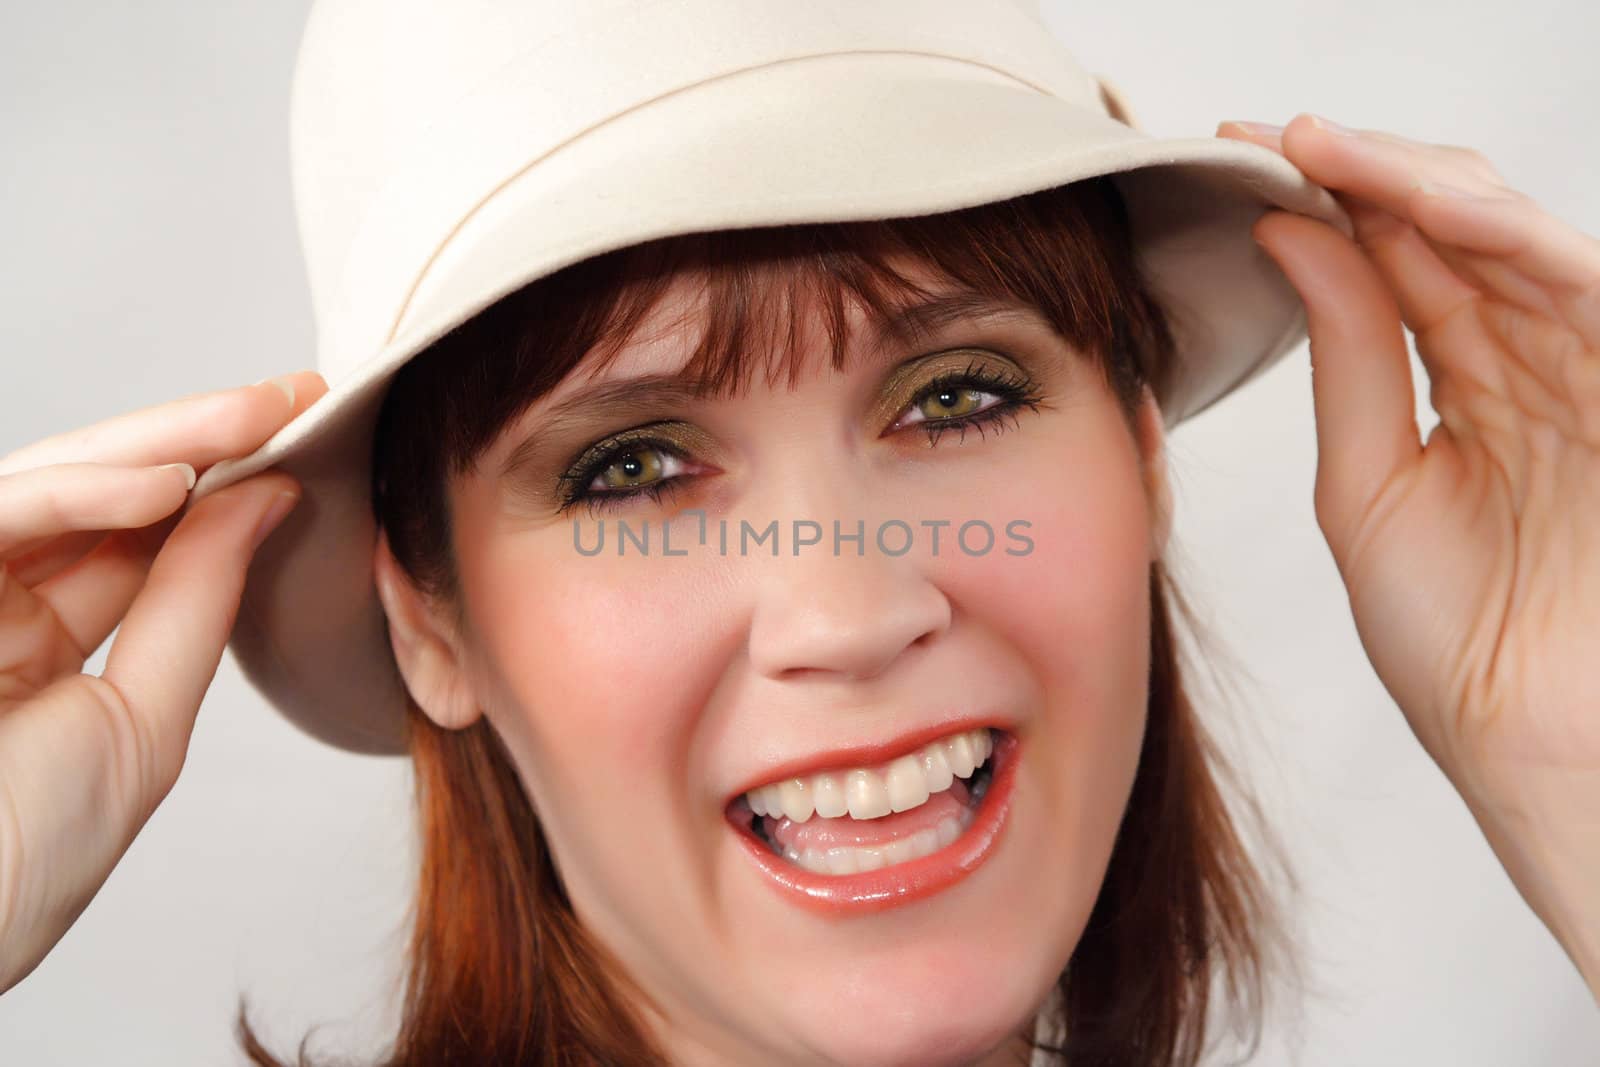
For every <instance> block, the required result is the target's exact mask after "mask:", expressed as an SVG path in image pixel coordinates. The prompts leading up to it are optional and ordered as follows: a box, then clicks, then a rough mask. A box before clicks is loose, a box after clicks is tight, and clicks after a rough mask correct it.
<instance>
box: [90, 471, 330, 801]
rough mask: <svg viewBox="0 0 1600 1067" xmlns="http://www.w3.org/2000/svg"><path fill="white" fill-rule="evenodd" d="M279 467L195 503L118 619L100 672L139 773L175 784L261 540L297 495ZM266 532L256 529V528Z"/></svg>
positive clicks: (158, 780) (296, 486)
mask: <svg viewBox="0 0 1600 1067" xmlns="http://www.w3.org/2000/svg"><path fill="white" fill-rule="evenodd" d="M299 493H300V489H299V486H298V485H296V483H295V482H294V480H293V479H291V478H289V477H288V476H287V475H285V474H283V473H282V472H279V471H270V472H268V473H266V474H261V475H257V476H256V477H253V478H248V479H246V480H244V481H242V482H239V483H237V484H236V485H232V486H229V487H227V488H226V489H221V490H218V491H217V492H216V493H213V494H212V495H211V496H209V497H207V498H206V499H204V500H201V501H198V502H197V503H196V504H195V505H194V506H193V507H192V508H191V509H190V510H189V512H188V513H187V514H185V515H184V517H183V520H182V521H181V522H179V523H178V525H177V528H176V529H174V530H173V531H172V535H171V536H170V537H169V538H167V542H166V544H165V545H163V546H162V548H161V551H160V553H159V554H158V555H157V556H156V558H155V562H154V563H152V564H151V566H150V574H149V577H148V578H146V580H145V584H144V588H143V589H142V590H141V591H140V593H139V595H138V596H137V597H136V598H135V599H134V602H133V605H132V607H130V608H129V609H128V613H127V616H126V617H125V618H124V619H123V620H122V626H121V629H120V630H119V631H118V634H117V637H116V640H115V641H113V642H112V643H111V650H110V652H109V654H108V656H107V659H106V669H105V671H104V673H103V674H102V675H101V677H102V678H103V679H104V680H105V681H106V682H107V683H108V684H109V685H110V687H111V688H112V689H113V690H114V691H115V692H116V693H117V694H119V695H120V698H121V701H122V703H123V705H124V706H125V708H126V715H127V716H128V718H129V720H130V723H131V726H132V729H133V730H134V731H135V733H136V736H137V737H138V739H139V743H140V745H141V754H140V760H141V762H140V767H141V771H142V773H148V774H152V775H154V780H155V781H157V782H160V783H166V782H170V781H172V780H174V779H175V778H176V776H177V773H178V769H179V767H181V765H182V763H183V757H184V753H185V751H186V750H187V748H188V741H189V735H190V733H191V732H192V730H193V726H194V719H195V715H196V713H197V712H198V711H199V708H200V702H201V700H202V698H203V697H204V696H205V692H206V689H207V688H208V687H209V686H210V684H211V680H212V678H213V677H214V676H215V675H216V671H217V664H218V663H219V662H220V661H221V659H222V650H223V649H224V648H225V647H226V645H227V641H228V636H229V634H230V633H231V632H232V630H233V623H234V619H235V617H236V615H237V613H238V610H239V598H240V595H241V593H242V591H243V587H244V577H245V570H246V568H247V567H248V566H249V563H250V559H251V557H252V556H253V555H254V552H255V548H256V545H257V543H258V534H259V536H265V533H266V532H267V531H268V530H270V527H271V526H272V525H276V523H277V522H278V521H281V519H282V518H283V515H284V514H286V513H287V510H288V509H289V508H291V507H293V505H294V503H295V502H296V501H297V500H298V499H299ZM264 524H266V528H265V529H263V525H264Z"/></svg>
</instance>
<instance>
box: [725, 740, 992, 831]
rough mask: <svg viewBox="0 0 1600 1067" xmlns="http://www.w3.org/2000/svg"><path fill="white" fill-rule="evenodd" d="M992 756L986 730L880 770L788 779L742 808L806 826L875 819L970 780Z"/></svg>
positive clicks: (753, 795) (757, 792)
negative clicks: (845, 818) (816, 818)
mask: <svg viewBox="0 0 1600 1067" xmlns="http://www.w3.org/2000/svg"><path fill="white" fill-rule="evenodd" d="M993 751H994V738H993V737H992V736H991V735H990V733H989V731H988V729H986V728H980V729H977V730H967V731H965V732H963V733H959V734H953V735H951V736H950V737H944V738H940V739H939V740H937V741H931V742H929V743H928V744H926V745H923V746H922V747H921V748H919V749H918V750H917V751H915V752H912V753H909V754H907V755H904V756H901V757H900V758H899V759H897V760H893V761H891V762H890V763H888V764H886V765H884V766H882V767H854V768H851V769H850V770H845V771H832V772H829V773H827V774H813V775H809V776H807V777H804V778H790V779H787V780H785V781H782V782H773V783H772V784H771V785H764V786H761V787H759V788H756V789H752V790H750V791H749V792H748V793H746V794H745V795H744V799H745V803H747V804H749V805H750V810H751V811H753V812H755V813H756V814H757V815H771V816H774V817H777V816H788V817H789V818H790V819H792V820H793V821H795V822H805V821H806V820H807V819H809V818H811V816H812V814H813V813H815V814H817V815H820V816H822V817H823V818H826V819H837V818H839V817H840V816H842V815H844V814H846V813H847V812H848V813H849V815H850V817H851V818H853V819H877V818H881V817H882V816H885V815H888V814H889V813H890V812H893V811H908V810H910V809H911V808H915V807H917V806H919V805H921V804H924V803H926V802H927V800H928V797H929V796H931V795H932V794H934V793H942V792H944V791H945V790H946V789H949V788H950V783H951V782H952V781H954V780H955V779H956V778H970V777H971V776H972V772H973V771H975V770H976V769H977V768H978V767H980V766H982V765H983V762H984V761H985V760H987V759H988V758H989V756H990V754H991V753H992V752H993Z"/></svg>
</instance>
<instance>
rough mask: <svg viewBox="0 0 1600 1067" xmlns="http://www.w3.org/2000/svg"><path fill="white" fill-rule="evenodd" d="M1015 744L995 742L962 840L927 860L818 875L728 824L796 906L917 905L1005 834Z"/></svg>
mask: <svg viewBox="0 0 1600 1067" xmlns="http://www.w3.org/2000/svg"><path fill="white" fill-rule="evenodd" d="M1016 751H1017V739H1016V736H1015V735H1013V734H1010V733H999V734H998V735H997V736H996V738H995V744H994V752H993V754H992V755H991V756H990V760H991V762H992V764H993V770H992V775H993V777H992V779H991V781H990V782H989V788H988V791H987V792H986V793H985V794H984V796H983V798H982V800H981V801H980V802H979V804H978V807H977V810H976V811H975V812H974V813H973V820H972V825H971V826H969V827H967V829H966V830H965V831H964V832H963V833H962V835H961V836H960V837H958V838H956V839H955V840H954V841H952V842H951V843H950V844H948V845H946V846H945V847H944V848H941V849H939V850H938V851H937V852H934V853H932V854H931V855H927V856H923V857H921V858H920V859H915V860H910V861H907V862H905V863H896V864H891V865H889V866H887V867H880V868H878V869H877V870H872V871H862V872H860V873H859V874H837V875H835V874H818V873H815V872H813V871H808V870H806V869H805V868H803V867H799V866H796V865H795V864H793V863H790V862H789V861H788V860H786V859H784V858H783V857H782V856H779V855H776V854H775V853H774V852H773V851H772V850H771V849H770V848H769V847H768V846H767V845H766V843H765V842H763V841H762V840H760V839H759V838H758V837H757V836H756V834H755V831H753V830H752V829H751V828H750V827H749V825H748V824H747V823H746V824H741V823H739V822H737V821H735V820H733V819H732V818H730V820H729V822H730V824H731V825H732V826H733V827H734V829H735V831H736V832H737V834H738V837H739V840H740V843H741V844H742V845H743V847H744V849H745V851H746V852H748V853H749V854H750V857H751V858H752V859H753V860H755V862H756V865H757V866H758V867H760V869H761V871H762V873H763V874H764V875H765V876H766V878H767V880H768V881H769V882H770V883H772V884H773V885H774V886H775V887H776V888H777V889H778V890H779V891H780V892H781V893H783V894H785V895H786V896H788V897H789V898H790V899H792V900H794V901H795V903H797V904H800V905H801V906H803V907H807V908H810V909H812V910H814V911H818V912H822V913H825V914H831V915H863V914H870V913H871V912H875V911H882V910H884V909H886V908H892V907H897V906H898V905H901V904H906V903H909V902H911V901H915V900H921V899H923V898H924V897H928V896H931V895H932V894H934V893H937V892H939V891H941V890H943V889H947V888H949V887H950V886H952V885H954V884H955V883H956V882H959V881H960V880H961V879H963V878H965V877H966V876H967V875H969V874H971V873H972V872H973V871H975V870H977V869H978V868H979V867H980V866H982V865H983V863H984V861H985V860H987V859H988V858H989V856H990V855H992V854H993V852H994V850H995V848H996V847H997V846H998V844H999V842H1000V837H1001V834H1002V832H1003V831H1004V830H1005V826H1006V818H1007V816H1008V815H1009V813H1010V808H1011V793H1012V787H1013V783H1014V782H1015V779H1016V773H1017V759H1016Z"/></svg>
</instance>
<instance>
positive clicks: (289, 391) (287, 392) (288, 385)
mask: <svg viewBox="0 0 1600 1067" xmlns="http://www.w3.org/2000/svg"><path fill="white" fill-rule="evenodd" d="M269 383H270V384H272V385H276V386H277V387H278V390H279V391H280V392H282V393H283V395H284V396H286V397H288V398H289V405H290V406H291V407H293V406H294V383H292V382H290V381H289V378H288V376H287V375H284V376H281V377H277V378H263V379H261V380H260V381H259V382H256V383H255V384H256V385H267V384H269Z"/></svg>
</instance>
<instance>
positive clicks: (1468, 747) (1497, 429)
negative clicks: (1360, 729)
mask: <svg viewBox="0 0 1600 1067" xmlns="http://www.w3.org/2000/svg"><path fill="white" fill-rule="evenodd" d="M1218 135H1219V136H1224V137H1232V138H1235V139H1238V140H1245V141H1251V142H1254V143H1256V144H1260V145H1264V146H1266V147H1269V148H1272V149H1274V150H1276V151H1278V152H1280V153H1282V154H1283V155H1284V156H1285V157H1287V158H1288V159H1289V161H1290V162H1292V163H1294V164H1295V166H1296V167H1297V168H1298V169H1299V170H1300V171H1302V172H1303V173H1304V174H1305V175H1306V176H1307V177H1308V178H1310V179H1311V180H1312V181H1314V182H1316V183H1317V184H1319V185H1322V186H1324V187H1326V188H1328V189H1329V190H1330V191H1331V192H1333V194H1334V196H1335V198H1336V199H1337V200H1338V201H1339V202H1340V203H1341V204H1342V205H1343V206H1344V207H1345V209H1346V210H1347V212H1348V214H1349V215H1350V217H1351V220H1352V222H1353V223H1354V225H1355V230H1356V240H1355V241H1351V240H1350V239H1349V238H1346V237H1345V236H1344V235H1343V234H1342V233H1340V232H1339V231H1338V230H1336V229H1334V228H1333V227H1332V226H1329V225H1326V224H1324V223H1322V222H1320V221H1317V220H1315V219H1311V218H1309V217H1306V216H1302V215H1297V214H1292V213H1289V212H1284V211H1272V212H1269V213H1267V215H1265V216H1264V217H1263V218H1262V219H1261V220H1260V221H1259V222H1258V223H1257V224H1256V227H1255V230H1254V234H1255V236H1256V238H1257V240H1258V241H1259V243H1260V244H1261V245H1262V246H1263V248H1265V250H1266V251H1267V253H1268V254H1269V255H1271V256H1272V258H1273V259H1274V260H1275V261H1276V262H1277V263H1278V264H1279V266H1280V267H1282V269H1283V270H1284V273H1285V274H1286V275H1287V276H1288V277H1289V280H1290V281H1291V282H1292V283H1293V284H1294V286H1295V288H1296V289H1297V290H1298V291H1299V293H1300V295H1301V297H1302V299H1303V301H1304V303H1305V305H1306V309H1307V316H1308V332H1309V334H1310V341H1311V364H1312V376H1313V377H1312V381H1313V398H1314V399H1313V403H1314V408H1315V413H1316V424H1317V426H1316V433H1317V453H1318V458H1317V473H1316V488H1315V494H1314V501H1315V509H1316V516H1317V522H1318V525H1319V526H1320V527H1321V529H1322V533H1323V535H1324V537H1325V538H1326V539H1327V542H1328V545H1329V547H1330V548H1331V550H1332V553H1333V557H1334V560H1335V561H1336V563H1337V565H1338V568H1339V572H1340V574H1341V576H1342V577H1343V579H1344V583H1345V587H1346V589H1347V591H1348V592H1349V596H1350V605H1351V609H1352V612H1353V614H1354V617H1355V623H1356V629H1357V632H1358V633H1359V635H1360V638H1361V642H1362V645H1363V647H1364V648H1365V649H1366V652H1367V655H1368V657H1369V658H1370V659H1371V660H1372V663H1373V666H1374V668H1375V669H1376V671H1377V674H1378V677H1379V678H1380V679H1381V680H1382V682H1383V684H1384V685H1385V687H1387V689H1388V691H1389V693H1390V694H1391V695H1392V696H1393V697H1394V699H1395V701H1396V703H1398V704H1399V706H1400V709H1401V711H1402V712H1403V713H1404V714H1405V716H1406V719H1407V720H1408V722H1409V723H1410V725H1411V729H1412V731H1413V732H1414V733H1415V734H1416V736H1417V739H1418V740H1419V741H1420V742H1421V743H1422V746H1423V747H1424V748H1425V749H1426V750H1427V752H1428V754H1429V755H1430V756H1432V757H1433V759H1434V761H1435V762H1436V763H1437V764H1438V765H1439V767H1440V768H1441V769H1442V770H1443V771H1444V773H1445V775H1446V776H1447V777H1448V778H1449V779H1450V781H1451V783H1452V784H1453V785H1454V786H1455V787H1456V789H1457V790H1458V791H1460V793H1461V795H1462V797H1463V798H1464V799H1465V800H1466V802H1467V804H1468V806H1469V808H1470V809H1471V810H1472V812H1473V814H1474V816H1475V817H1476V818H1477V819H1478V821H1479V823H1480V825H1482V826H1483V828H1484V831H1485V835H1486V836H1487V837H1488V839H1489V842H1490V844H1491V846H1492V847H1493V848H1494V849H1495V852H1496V854H1497V855H1498V856H1499V858H1500V860H1501V862H1502V863H1504V864H1505V865H1506V868H1507V871H1508V872H1509V873H1510V874H1511V876H1512V879H1513V881H1514V882H1515V883H1516V884H1517V887H1518V889H1519V890H1520V891H1521V892H1522V894H1523V896H1524V897H1525V898H1526V899H1527V900H1528V902H1529V903H1530V904H1531V905H1532V906H1533V908H1534V910H1535V911H1536V912H1538V914H1539V915H1540V917H1541V918H1542V919H1544V921H1545V922H1546V924H1547V925H1549V926H1550V927H1551V929H1552V931H1553V932H1554V933H1555V934H1556V936H1557V937H1558V939H1560V940H1561V941H1562V943H1563V945H1564V946H1565V947H1566V948H1567V950H1568V952H1569V953H1570V954H1572V955H1573V958H1574V961H1575V962H1577V963H1578V965H1579V967H1580V969H1581V970H1583V971H1584V973H1585V976H1586V978H1587V979H1588V981H1589V983H1590V986H1591V988H1592V989H1594V990H1595V993H1596V995H1597V997H1600V241H1597V240H1596V239H1595V238H1593V237H1591V236H1589V235H1587V234H1584V233H1582V232H1580V231H1578V230H1576V229H1574V228H1573V227H1572V226H1569V225H1567V224H1566V223H1564V222H1562V221H1560V220H1559V219H1556V218H1554V217H1552V216H1551V215H1549V214H1548V213H1546V212H1545V211H1544V210H1542V209H1541V208H1540V207H1539V205H1538V204H1536V203H1534V201H1533V200H1531V199H1530V198H1529V197H1528V196H1526V195H1525V194H1523V193H1520V192H1517V191H1516V190H1513V189H1509V188H1507V187H1506V185H1505V182H1504V180H1503V179H1502V177H1501V176H1500V174H1499V173H1498V172H1497V171H1496V170H1495V168H1494V167H1493V166H1492V165H1491V164H1490V163H1489V162H1488V161H1487V160H1486V159H1485V158H1484V157H1483V156H1482V155H1481V154H1480V153H1478V152H1476V151H1473V150H1471V149H1466V148H1461V147H1457V146H1452V145H1439V144H1427V143H1423V142H1417V141H1412V140H1408V139H1406V138H1402V137H1398V136H1395V135H1393V134H1388V133H1381V132H1377V131H1365V130H1359V131H1350V132H1344V131H1341V130H1339V129H1338V128H1337V127H1335V126H1333V125H1332V124H1328V123H1326V120H1321V122H1320V123H1319V120H1317V119H1316V118H1315V117H1313V116H1310V115H1302V116H1298V117H1296V118H1295V119H1294V120H1293V121H1292V122H1290V123H1289V124H1288V126H1287V127H1285V128H1282V129H1281V130H1279V129H1278V128H1276V127H1260V128H1258V129H1255V130H1252V129H1249V128H1247V127H1245V126H1244V125H1241V124H1237V123H1223V124H1222V125H1221V126H1220V127H1219V128H1218ZM1402 324H1404V326H1405V327H1409V328H1410V330H1411V332H1412V333H1413V334H1414V335H1415V337H1416V348H1417V353H1418V356H1419V357H1420V358H1421V361H1422V363H1423V366H1424V367H1425V368H1426V370H1427V373H1428V378H1429V383H1430V393H1429V400H1430V401H1431V403H1432V406H1433V408H1434V410H1435V411H1436V412H1438V415H1439V419H1440V421H1439V424H1438V426H1437V427H1435V428H1434V429H1433V431H1432V432H1431V433H1429V435H1428V438H1427V440H1426V442H1423V441H1421V440H1420V435H1419V432H1418V427H1417V423H1416V418H1415V397H1414V393H1413V391H1412V381H1411V371H1410V360H1409V355H1408V352H1407V347H1406V340H1405V332H1404V330H1403V329H1402Z"/></svg>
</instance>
